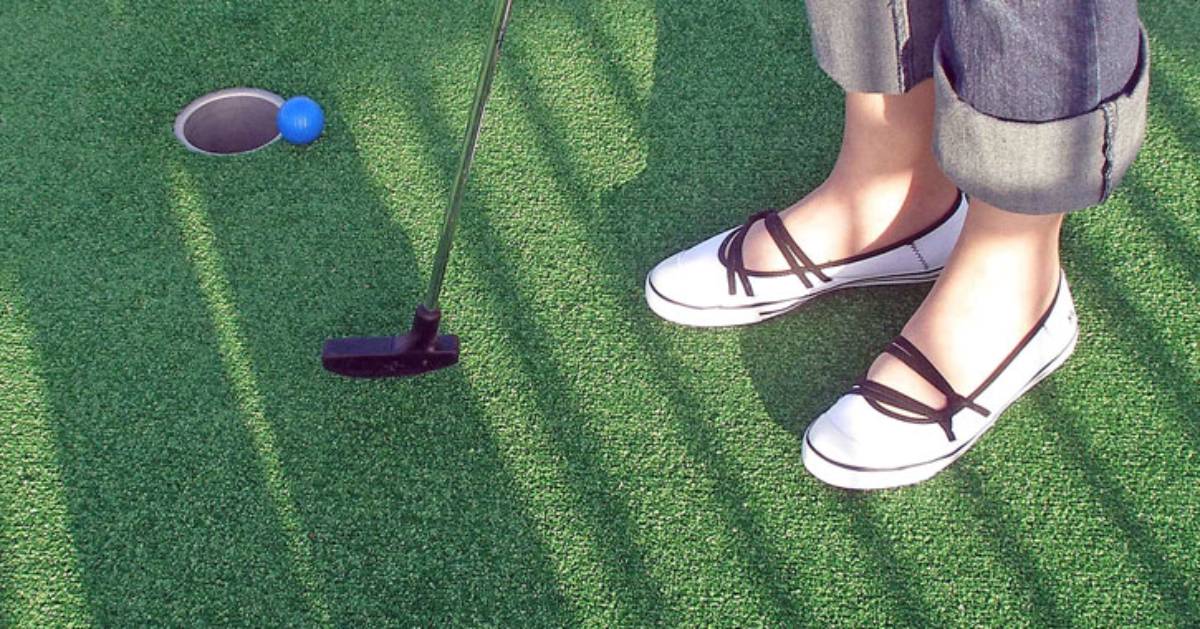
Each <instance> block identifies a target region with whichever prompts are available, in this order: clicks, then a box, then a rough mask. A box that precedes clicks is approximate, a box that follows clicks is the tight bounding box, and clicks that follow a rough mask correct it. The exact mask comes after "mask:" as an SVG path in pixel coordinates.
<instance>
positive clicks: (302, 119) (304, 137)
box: [275, 96, 325, 144]
mask: <svg viewBox="0 0 1200 629" xmlns="http://www.w3.org/2000/svg"><path fill="white" fill-rule="evenodd" d="M275 123H276V125H277V126H278V127H279V135H281V136H283V139H284V140H287V141H288V142H290V143H292V144H311V143H312V141H313V140H316V139H317V138H319V137H321V131H322V130H323V129H324V128H325V112H323V111H321V106H320V105H318V104H317V101H315V100H313V99H311V98H309V97H307V96H295V97H292V98H289V99H287V101H285V102H284V103H283V106H282V107H280V108H279V114H278V115H277V116H276V117H275Z"/></svg>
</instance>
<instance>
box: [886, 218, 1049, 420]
mask: <svg viewBox="0 0 1200 629" xmlns="http://www.w3.org/2000/svg"><path fill="white" fill-rule="evenodd" d="M1061 224H1062V216H1061V215H1042V216H1030V215H1025V214H1015V213H1011V212H1005V211H1003V210H1000V209H997V208H995V207H992V206H989V205H987V204H985V203H983V202H981V201H972V203H971V210H970V212H969V213H968V216H967V221H966V224H965V226H964V227H963V232H962V234H961V236H960V237H959V242H958V245H957V246H956V247H955V250H954V253H953V254H951V256H950V260H949V261H948V262H947V264H946V268H945V269H944V270H943V271H942V275H941V277H939V278H938V281H937V283H936V284H934V286H933V290H932V291H930V293H929V295H928V296H927V297H926V298H925V301H924V302H923V303H922V304H921V306H920V308H918V309H917V311H916V313H914V314H913V316H912V318H911V319H909V320H908V323H907V324H905V326H904V329H903V330H901V332H900V334H901V336H903V337H905V338H907V339H908V340H910V341H912V342H913V344H915V345H916V346H917V347H918V348H920V349H921V351H922V352H923V353H924V354H925V355H926V356H928V357H929V359H930V360H931V361H932V362H933V364H934V365H936V366H937V368H938V369H939V370H940V371H941V372H942V373H943V374H944V375H945V376H946V379H947V380H948V381H949V383H950V385H951V386H953V387H954V389H955V390H956V391H971V390H973V389H975V388H976V387H978V386H979V385H980V384H981V383H982V382H983V380H984V379H985V378H987V376H988V375H989V374H990V373H991V372H992V370H993V369H994V368H995V367H996V365H998V364H999V363H1000V362H1001V361H1002V360H1004V357H1005V356H1006V355H1007V354H1008V353H1009V352H1010V351H1012V348H1013V347H1014V346H1016V344H1017V343H1018V342H1019V341H1020V340H1021V338H1022V337H1023V336H1025V334H1026V333H1028V332H1029V330H1030V328H1032V327H1033V325H1034V323H1036V322H1037V320H1038V319H1039V318H1040V317H1041V316H1042V315H1043V314H1044V313H1045V311H1046V308H1047V307H1049V305H1050V302H1051V300H1052V299H1054V295H1055V291H1056V290H1057V288H1058V280H1059V259H1058V235H1059V227H1060V226H1061ZM867 378H868V379H870V380H874V381H876V382H879V383H881V384H884V385H887V386H890V387H892V388H895V389H897V390H900V391H904V392H906V393H908V394H909V395H910V396H912V397H913V398H914V399H917V400H919V401H921V402H923V403H925V404H929V405H931V406H934V407H935V408H936V407H940V406H941V405H943V404H944V403H945V401H946V400H945V396H944V395H942V394H941V393H940V392H938V391H937V389H936V388H934V387H933V386H931V385H930V384H929V383H928V382H927V381H926V380H925V379H924V378H922V377H920V376H919V375H918V374H916V373H914V372H913V371H912V370H911V369H909V368H907V367H905V366H904V364H903V363H902V362H900V360H898V359H897V358H896V357H894V356H892V355H890V354H886V353H885V354H883V355H881V356H880V357H879V358H878V359H877V360H876V361H875V363H874V364H873V365H872V366H871V369H870V370H869V371H868V372H867Z"/></svg>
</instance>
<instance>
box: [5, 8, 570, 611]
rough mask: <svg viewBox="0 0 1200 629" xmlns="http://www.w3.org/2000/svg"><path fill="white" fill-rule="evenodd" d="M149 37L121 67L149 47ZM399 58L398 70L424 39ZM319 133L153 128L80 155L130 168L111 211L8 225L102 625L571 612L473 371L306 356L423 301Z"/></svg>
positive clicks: (400, 245)
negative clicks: (231, 351)
mask: <svg viewBox="0 0 1200 629" xmlns="http://www.w3.org/2000/svg"><path fill="white" fill-rule="evenodd" d="M239 15H240V14H239ZM235 17H236V16H235ZM242 17H245V16H242ZM145 19H147V20H152V19H153V18H152V16H145ZM238 19H242V18H240V17H239V18H238ZM324 26H325V27H330V25H329V24H325V25H324ZM343 26H347V25H343ZM393 26H394V25H393ZM207 28H211V29H214V30H217V31H220V30H221V24H219V23H218V24H215V25H209V26H208V27H207ZM381 28H383V27H381ZM404 28H414V27H413V25H412V24H411V23H405V25H404ZM417 28H419V26H418V27H417ZM385 30H386V29H385ZM395 38H396V39H401V37H400V36H399V35H395ZM146 43H147V49H146V50H142V51H140V52H138V53H137V55H135V58H138V59H141V58H143V57H153V56H154V54H156V53H155V52H154V51H155V49H154V47H153V46H151V45H149V43H148V42H146ZM360 45H361V44H360ZM406 51H407V53H406V54H408V55H411V57H407V58H402V59H398V60H397V63H398V64H400V63H401V62H403V63H406V64H408V65H412V64H414V63H415V61H416V60H415V57H420V56H421V55H422V54H423V52H426V51H423V50H422V49H421V48H420V47H415V46H410V47H408V48H406ZM324 52H325V54H330V55H332V56H333V57H334V58H343V57H342V54H339V53H338V51H336V50H326V51H324ZM143 60H145V59H143ZM131 64H132V62H131ZM150 65H153V64H150ZM117 71H118V72H120V71H123V69H118V70H117ZM117 89H118V88H117V87H112V88H109V91H110V92H112V91H115V90H117ZM106 94H108V95H109V96H113V94H109V93H108V92H104V91H101V92H99V93H98V94H97V95H96V100H97V101H98V102H103V101H104V100H105V95H106ZM118 100H119V99H118ZM331 105H333V106H334V107H335V108H336V107H337V106H338V105H339V104H338V103H336V102H331ZM97 107H99V105H97ZM114 115H115V116H116V117H117V119H116V120H114V121H113V122H112V123H111V124H110V125H108V126H106V127H104V129H103V133H108V134H111V135H112V137H111V138H110V139H111V140H113V143H116V138H117V137H121V136H119V135H118V134H123V129H124V128H125V127H129V126H133V124H134V121H130V120H124V119H121V118H120V113H119V110H118V113H116V114H114ZM326 140H327V144H326V145H325V146H323V147H321V148H314V149H313V151H312V152H311V153H309V154H304V153H300V152H296V151H289V150H287V149H284V148H282V147H277V148H275V149H271V150H270V151H266V152H263V153H260V154H255V155H253V156H247V157H241V158H231V159H229V160H223V161H212V160H206V159H204V158H200V157H195V156H192V157H177V152H178V151H180V150H181V149H179V148H178V147H176V146H174V145H173V144H172V143H170V141H169V140H166V139H161V140H157V139H156V140H152V141H151V142H150V143H149V144H147V145H144V146H137V147H135V150H134V151H133V152H132V153H131V154H128V155H126V154H120V155H116V156H114V155H111V154H107V153H105V154H103V155H101V154H100V153H98V152H97V153H94V154H91V155H86V156H81V159H97V160H99V159H103V160H105V161H104V163H103V166H102V167H98V168H97V169H96V170H98V171H99V172H103V173H106V174H111V173H117V175H116V176H117V177H118V178H122V185H123V186H124V189H123V191H122V193H121V194H119V195H116V196H117V197H118V200H114V201H112V202H111V203H108V202H99V203H97V204H96V205H95V206H91V207H79V208H75V211H74V212H73V213H72V215H71V218H70V220H69V222H67V223H65V224H59V225H58V226H57V227H56V229H54V230H49V229H42V228H40V227H38V226H37V224H36V223H35V222H34V221H35V218H34V217H29V218H28V219H27V220H28V221H29V223H28V226H26V225H20V226H18V227H19V228H21V229H23V230H25V231H27V232H28V234H29V236H28V244H29V248H28V250H27V251H24V252H22V254H23V255H22V256H21V257H20V258H19V260H18V268H17V269H16V275H17V277H18V278H19V282H20V288H21V291H22V294H23V296H24V301H25V302H26V303H28V304H29V320H30V323H31V325H32V327H33V328H34V329H35V330H36V338H35V342H36V344H37V349H38V351H39V352H40V353H41V354H42V356H43V358H44V363H45V374H46V390H47V408H48V412H49V414H50V415H51V416H52V417H53V418H54V420H55V424H54V429H55V432H56V436H57V444H56V445H57V447H58V450H59V455H60V459H61V460H62V461H63V482H64V485H65V486H66V488H67V497H66V498H67V503H68V505H69V508H70V511H71V513H72V519H71V521H72V536H73V538H74V540H75V542H76V544H77V546H78V556H79V569H80V571H81V573H82V575H81V581H82V584H83V587H84V589H85V591H86V595H87V599H88V601H89V603H90V604H91V606H92V612H93V618H94V619H95V621H96V622H97V623H98V624H102V625H117V626H136V625H147V624H155V623H164V622H165V623H178V624H259V623H262V622H271V623H279V624H316V623H319V622H320V621H321V620H322V618H321V616H322V615H321V614H314V613H313V612H312V610H311V609H310V602H309V601H306V599H305V596H306V594H307V593H308V592H307V590H308V589H310V588H311V587H315V588H316V589H317V590H318V591H319V592H318V593H319V595H320V596H319V598H321V599H322V603H321V605H326V606H328V608H329V612H330V614H329V617H330V619H332V620H335V621H336V622H338V623H346V624H378V623H379V622H380V621H391V622H395V623H397V624H413V625H415V624H429V623H435V624H520V623H526V622H528V623H532V624H544V625H559V626H561V625H567V624H570V623H571V616H570V613H569V610H567V608H566V604H565V602H564V601H563V599H562V597H561V596H560V594H559V592H558V590H557V586H556V582H555V575H554V572H553V570H552V569H551V568H550V566H549V565H548V563H547V559H546V557H547V551H546V549H545V548H544V546H543V545H542V543H541V541H540V540H539V538H538V536H537V534H536V532H535V531H534V530H533V528H532V525H531V523H530V521H529V519H528V515H527V514H526V513H525V512H524V511H523V510H522V506H521V505H522V504H523V500H522V497H521V496H520V495H519V492H518V491H517V490H516V488H515V487H514V484H513V481H512V478H511V476H510V474H509V472H508V471H507V470H506V468H505V466H504V462H503V461H502V460H501V457H500V455H499V453H498V451H497V448H496V444H495V443H494V442H493V440H492V438H491V434H490V427H489V425H488V422H487V420H486V414H485V412H484V411H483V409H482V408H481V407H480V405H479V404H478V401H477V400H476V399H474V398H473V397H472V396H471V394H470V391H471V385H470V383H469V382H466V381H464V378H463V376H462V374H461V373H459V372H449V373H445V374H438V375H436V376H432V377H429V378H426V379H422V380H416V381H408V382H390V383H386V384H384V383H362V382H351V381H347V380H341V379H337V378H334V377H333V376H330V375H329V374H326V373H325V372H323V371H322V370H321V368H320V363H319V359H318V355H319V349H320V342H321V340H322V339H323V338H324V337H325V336H329V335H335V334H337V335H341V334H367V333H388V332H392V331H396V330H397V329H398V328H401V327H404V326H406V325H407V323H408V317H409V316H410V313H411V307H412V306H413V305H414V303H415V296H416V295H419V294H420V293H421V287H420V286H419V282H420V277H419V276H418V275H417V274H414V273H396V272H395V271H396V269H397V268H401V269H411V268H413V267H414V262H413V256H412V253H411V249H410V247H409V244H408V243H407V241H406V240H405V239H404V238H403V236H402V235H401V234H400V233H399V231H400V230H399V228H398V227H397V225H396V224H395V223H394V222H393V220H392V219H393V217H392V211H391V210H390V209H389V208H388V207H387V205H386V204H385V203H384V202H382V201H381V199H380V197H381V194H380V192H379V191H378V190H376V189H374V188H373V186H372V184H371V183H370V177H369V176H368V175H367V174H366V173H365V172H364V170H363V168H362V165H361V164H358V163H357V160H356V157H355V154H354V152H353V151H354V146H353V141H352V140H345V139H341V140H338V139H334V138H327V139H326ZM341 151H345V153H341ZM177 159H178V160H179V161H182V163H183V164H184V168H185V169H186V171H187V172H188V174H189V175H190V176H191V178H192V179H193V180H194V181H195V183H196V188H197V193H198V195H199V198H200V201H201V204H200V207H201V208H202V210H201V211H202V212H203V213H204V214H205V215H206V216H205V218H206V219H207V221H208V224H209V226H210V227H211V229H212V243H213V244H214V250H213V251H212V254H213V255H214V259H215V260H217V261H218V262H219V263H218V264H215V266H214V268H215V269H216V272H217V273H218V274H220V276H221V281H222V282H223V283H224V284H225V285H226V286H227V287H228V288H229V292H228V296H229V298H230V299H229V301H230V304H229V305H230V307H231V309H232V311H233V312H234V313H235V314H236V322H235V323H230V322H218V321H213V320H212V318H211V314H210V313H211V310H210V306H209V304H206V302H205V296H204V295H203V294H202V291H201V290H199V288H198V286H197V279H198V278H197V274H198V273H199V272H200V270H199V269H197V268H195V267H194V266H193V265H192V264H191V263H190V262H189V259H188V255H187V246H186V244H185V243H184V242H183V239H182V238H181V234H180V226H179V224H178V222H177V220H176V217H174V216H173V215H172V212H171V210H170V209H169V208H170V207H171V205H172V203H173V199H172V194H171V192H172V190H171V189H172V186H173V182H172V180H171V178H170V177H169V176H168V174H167V173H165V172H160V171H158V170H155V169H151V168H147V167H146V165H147V164H163V163H171V162H173V161H175V160H177ZM331 165H332V166H334V167H335V168H336V169H340V171H341V172H342V174H343V176H342V177H340V178H339V179H338V180H337V181H336V182H331V181H330V178H329V177H328V176H327V172H328V170H327V169H328V168H329V167H330V166H331ZM98 166H99V165H98ZM69 175H70V173H54V172H50V173H47V174H46V177H47V178H48V179H49V180H50V182H51V184H50V185H53V182H55V181H58V180H60V179H61V181H59V184H60V185H61V187H62V189H70V188H72V187H75V186H78V185H81V184H82V185H87V183H89V182H87V181H81V180H80V179H79V178H76V179H73V180H68V179H69ZM384 285H386V286H388V288H387V290H382V289H378V288H375V287H379V286H384ZM398 295H412V296H414V299H413V300H412V301H409V300H406V299H398V298H397V296H398ZM222 325H233V326H235V329H236V332H237V334H236V336H239V337H240V339H241V341H242V342H243V343H244V347H243V348H242V351H243V355H244V357H245V358H246V361H247V363H248V369H249V372H248V373H249V374H250V375H252V376H253V378H252V380H251V382H254V383H256V384H257V388H256V390H255V391H253V393H256V394H257V395H258V397H259V398H260V399H261V400H262V409H261V410H262V415H263V417H264V418H265V426H266V430H267V431H269V433H270V435H271V438H272V440H273V442H274V451H275V452H276V453H277V454H278V460H279V468H278V469H279V471H280V472H281V479H282V483H283V485H282V486H283V487H285V488H286V490H287V493H288V494H289V495H290V497H291V500H292V501H293V503H294V506H295V514H296V516H297V521H298V525H299V526H300V527H302V528H301V529H300V534H301V535H303V537H304V543H305V544H306V545H307V546H308V547H309V548H311V555H310V557H308V558H303V557H302V558H297V557H296V555H295V553H293V552H292V549H290V548H289V544H290V542H289V540H288V539H287V535H286V533H285V531H286V530H287V526H285V523H284V522H282V521H281V519H280V517H279V513H277V508H276V507H277V505H278V503H277V499H276V497H274V496H272V495H270V494H271V491H270V487H271V483H269V482H268V480H267V479H266V478H264V475H263V473H262V470H263V465H262V462H261V460H260V459H261V457H262V453H261V452H256V451H255V448H254V446H253V443H254V440H253V439H251V438H250V436H249V435H248V433H247V421H248V420H247V418H246V417H244V416H243V415H244V412H245V409H244V408H240V407H239V405H238V404H237V402H236V398H237V397H238V393H237V385H236V383H234V382H231V381H230V380H229V371H230V367H229V365H227V364H224V361H223V351H222V348H221V347H220V344H221V341H220V338H221V335H220V333H219V329H220V328H221V327H222ZM303 560H311V561H312V562H313V565H312V566H305V567H300V566H296V565H295V562H296V561H303ZM301 568H304V569H301ZM302 572H310V573H311V574H312V575H314V576H315V581H316V583H314V584H306V583H304V582H303V581H304V579H302V578H301V577H300V573H302Z"/></svg>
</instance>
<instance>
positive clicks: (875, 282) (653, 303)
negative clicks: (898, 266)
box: [646, 268, 942, 328]
mask: <svg viewBox="0 0 1200 629" xmlns="http://www.w3.org/2000/svg"><path fill="white" fill-rule="evenodd" d="M941 273H942V269H941V268H937V269H930V270H927V271H918V272H915V273H904V274H898V275H886V276H879V277H866V278H861V279H855V280H848V281H845V282H841V283H838V282H837V281H836V280H835V281H834V282H832V283H830V284H827V285H826V286H823V287H821V288H820V289H818V290H815V291H813V292H812V293H809V294H807V295H804V296H803V297H798V298H795V299H785V300H780V301H772V302H765V303H761V304H753V305H749V306H739V307H732V308H727V307H720V306H714V307H708V308H701V307H696V306H688V305H686V304H681V303H679V302H675V301H671V300H670V299H668V298H666V297H663V296H662V295H661V294H659V292H658V291H657V290H656V289H655V288H654V286H653V285H652V284H651V283H650V278H649V277H647V278H646V304H647V305H649V306H650V310H652V311H654V314H656V315H658V316H660V317H662V318H663V319H666V320H667V321H670V322H672V323H678V324H679V325H686V326H689V327H695V328H722V327H733V326H740V325H750V324H752V323H759V322H761V321H766V320H767V319H771V318H773V317H778V316H780V315H784V314H787V313H789V312H791V311H792V310H795V309H796V308H799V307H800V306H802V305H804V304H805V303H807V302H809V301H811V300H813V299H815V298H817V297H820V296H821V295H825V294H827V293H832V292H834V291H837V290H841V289H843V288H857V287H864V286H893V285H901V284H920V283H923V282H930V281H933V280H935V279H937V277H938V275H941Z"/></svg>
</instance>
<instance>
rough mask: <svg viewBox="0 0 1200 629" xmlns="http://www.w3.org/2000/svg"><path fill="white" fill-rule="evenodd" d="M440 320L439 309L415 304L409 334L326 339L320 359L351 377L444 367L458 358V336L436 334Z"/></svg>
mask: <svg viewBox="0 0 1200 629" xmlns="http://www.w3.org/2000/svg"><path fill="white" fill-rule="evenodd" d="M440 320H441V312H440V311H438V310H428V309H426V308H425V306H423V305H422V306H417V313H416V315H414V316H413V326H412V330H410V331H409V333H408V334H405V335H404V336H359V337H350V338H342V339H329V340H327V341H325V347H324V348H323V349H322V351H321V363H322V364H323V365H324V366H325V369H327V370H329V371H332V372H333V373H336V374H341V375H343V376H347V377H350V378H399V377H404V376H417V375H420V374H423V373H426V372H429V371H436V370H438V369H445V368H446V367H450V366H452V365H454V364H456V363H457V362H458V337H457V336H452V335H449V334H442V335H439V334H438V322H439V321H440Z"/></svg>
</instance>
